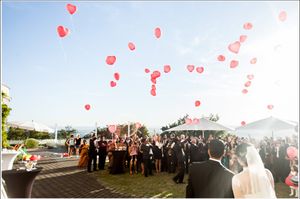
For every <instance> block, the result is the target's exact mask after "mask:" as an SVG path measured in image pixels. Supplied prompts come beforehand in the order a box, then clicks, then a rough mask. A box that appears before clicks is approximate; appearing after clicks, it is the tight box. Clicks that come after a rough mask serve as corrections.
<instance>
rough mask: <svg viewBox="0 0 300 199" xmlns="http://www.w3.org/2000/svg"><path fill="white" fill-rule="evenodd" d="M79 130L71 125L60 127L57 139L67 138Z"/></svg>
mask: <svg viewBox="0 0 300 199" xmlns="http://www.w3.org/2000/svg"><path fill="white" fill-rule="evenodd" d="M76 132H77V131H76V129H73V128H72V127H71V126H66V127H65V129H60V130H58V131H57V139H66V138H68V137H70V135H71V134H75V133H76Z"/></svg>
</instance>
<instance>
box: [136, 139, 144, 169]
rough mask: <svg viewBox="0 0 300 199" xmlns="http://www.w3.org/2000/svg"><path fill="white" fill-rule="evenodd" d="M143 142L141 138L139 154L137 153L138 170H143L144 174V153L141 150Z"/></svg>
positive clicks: (139, 140)
mask: <svg viewBox="0 0 300 199" xmlns="http://www.w3.org/2000/svg"><path fill="white" fill-rule="evenodd" d="M141 147H142V142H141V139H138V154H137V171H141V173H142V175H144V173H145V170H144V168H145V167H144V162H143V153H142V151H141Z"/></svg>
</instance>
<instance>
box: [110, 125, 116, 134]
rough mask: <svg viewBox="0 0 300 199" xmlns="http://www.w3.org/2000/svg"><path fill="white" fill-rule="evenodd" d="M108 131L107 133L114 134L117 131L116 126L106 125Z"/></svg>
mask: <svg viewBox="0 0 300 199" xmlns="http://www.w3.org/2000/svg"><path fill="white" fill-rule="evenodd" d="M108 130H109V132H111V133H114V132H116V130H117V125H108Z"/></svg>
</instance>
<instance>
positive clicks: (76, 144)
mask: <svg viewBox="0 0 300 199" xmlns="http://www.w3.org/2000/svg"><path fill="white" fill-rule="evenodd" d="M80 146H81V137H80V134H77V136H76V138H75V151H76V157H79V148H80Z"/></svg>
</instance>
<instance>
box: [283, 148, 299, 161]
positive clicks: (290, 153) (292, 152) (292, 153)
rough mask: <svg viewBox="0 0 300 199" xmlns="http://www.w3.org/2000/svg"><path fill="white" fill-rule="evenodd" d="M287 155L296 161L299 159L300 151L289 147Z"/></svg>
mask: <svg viewBox="0 0 300 199" xmlns="http://www.w3.org/2000/svg"><path fill="white" fill-rule="evenodd" d="M286 153H287V155H288V157H289V158H290V159H295V158H296V157H298V149H297V148H296V147H294V146H289V147H288V148H287V149H286Z"/></svg>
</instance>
